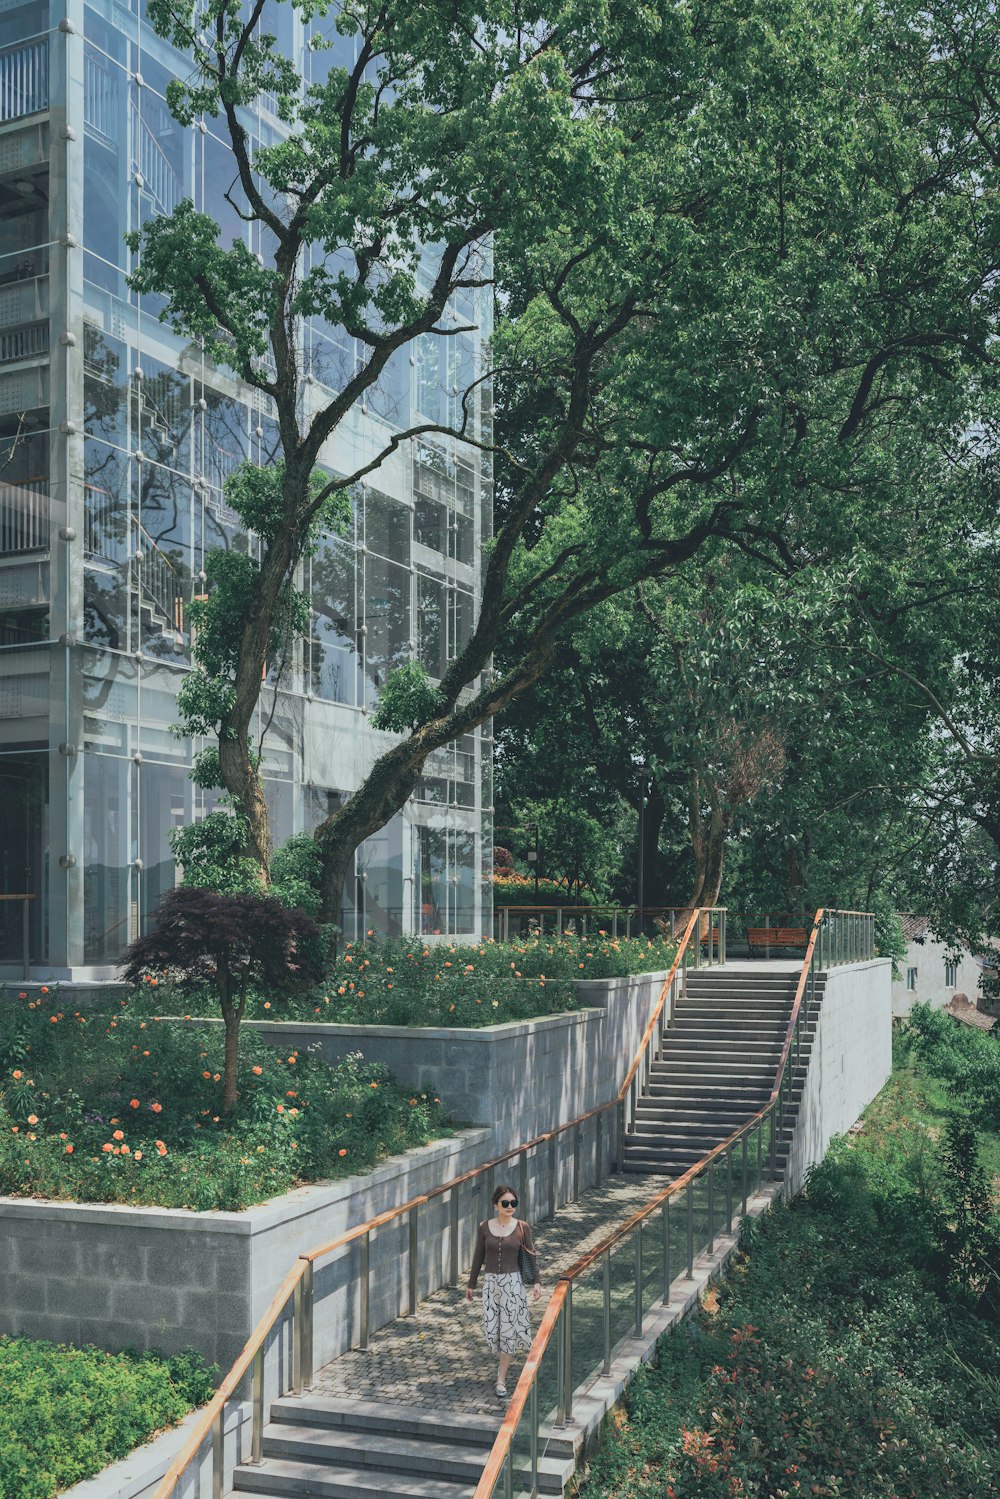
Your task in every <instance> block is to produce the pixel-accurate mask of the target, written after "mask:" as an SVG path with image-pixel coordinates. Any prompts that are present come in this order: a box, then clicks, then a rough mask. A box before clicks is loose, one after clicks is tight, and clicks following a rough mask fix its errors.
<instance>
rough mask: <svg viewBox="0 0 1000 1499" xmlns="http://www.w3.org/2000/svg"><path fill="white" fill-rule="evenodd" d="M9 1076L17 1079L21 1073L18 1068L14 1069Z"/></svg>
mask: <svg viewBox="0 0 1000 1499" xmlns="http://www.w3.org/2000/svg"><path fill="white" fill-rule="evenodd" d="M11 1076H12V1077H18V1078H19V1077H21V1076H22V1072H21V1069H20V1067H18V1068H16V1069H15V1070H14V1072H12V1073H11Z"/></svg>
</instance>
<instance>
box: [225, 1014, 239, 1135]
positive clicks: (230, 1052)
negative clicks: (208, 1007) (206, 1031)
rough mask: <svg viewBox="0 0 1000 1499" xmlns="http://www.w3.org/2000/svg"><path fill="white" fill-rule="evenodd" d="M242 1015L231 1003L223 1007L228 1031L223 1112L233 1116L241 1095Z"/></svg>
mask: <svg viewBox="0 0 1000 1499" xmlns="http://www.w3.org/2000/svg"><path fill="white" fill-rule="evenodd" d="M240 1014H241V1010H239V1009H236V1008H235V1007H234V1006H233V1005H232V1004H231V1003H224V1004H223V1006H222V1020H223V1024H224V1026H225V1030H226V1042H225V1064H224V1066H223V1069H222V1112H223V1113H224V1114H231V1113H232V1112H233V1110H234V1109H235V1107H236V1100H237V1098H238V1097H239V1093H238V1091H237V1088H236V1076H237V1072H238V1070H239V1062H240Z"/></svg>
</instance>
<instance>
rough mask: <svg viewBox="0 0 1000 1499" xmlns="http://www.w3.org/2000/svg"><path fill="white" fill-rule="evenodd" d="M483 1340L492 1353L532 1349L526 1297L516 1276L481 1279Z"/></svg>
mask: <svg viewBox="0 0 1000 1499" xmlns="http://www.w3.org/2000/svg"><path fill="white" fill-rule="evenodd" d="M483 1336H484V1337H485V1339H486V1341H487V1343H488V1344H489V1346H490V1348H491V1349H492V1350H493V1352H494V1353H519V1352H521V1351H522V1350H523V1349H528V1348H530V1347H531V1322H530V1321H529V1318H528V1297H527V1293H526V1292H525V1289H524V1282H523V1280H522V1279H521V1277H520V1275H518V1274H517V1273H513V1274H510V1275H489V1274H487V1275H484V1276H483Z"/></svg>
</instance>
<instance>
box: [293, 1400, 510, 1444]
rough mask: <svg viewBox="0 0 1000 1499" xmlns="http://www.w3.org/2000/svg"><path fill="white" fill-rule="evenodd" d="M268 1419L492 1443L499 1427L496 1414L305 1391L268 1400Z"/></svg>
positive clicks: (340, 1428)
mask: <svg viewBox="0 0 1000 1499" xmlns="http://www.w3.org/2000/svg"><path fill="white" fill-rule="evenodd" d="M271 1415H272V1419H273V1418H274V1417H275V1416H278V1417H280V1418H281V1420H282V1422H283V1423H287V1424H288V1425H295V1424H296V1423H298V1422H303V1423H304V1424H307V1425H310V1426H323V1427H326V1428H327V1429H329V1430H331V1431H337V1430H344V1429H350V1428H351V1427H352V1426H353V1427H354V1428H355V1429H361V1430H372V1429H374V1430H377V1431H379V1432H382V1431H386V1430H389V1429H395V1430H396V1431H397V1432H399V1433H400V1434H403V1435H405V1434H416V1433H417V1432H423V1431H426V1432H428V1433H430V1432H434V1431H445V1432H447V1433H448V1435H449V1437H450V1438H451V1439H452V1440H454V1439H455V1437H456V1436H460V1437H463V1438H465V1439H467V1440H469V1441H477V1440H478V1439H479V1438H482V1439H483V1440H484V1441H487V1442H490V1443H492V1442H493V1439H494V1438H495V1436H496V1434H497V1432H498V1431H499V1430H500V1424H501V1423H500V1417H499V1416H497V1417H495V1418H494V1417H491V1416H482V1415H474V1414H472V1413H471V1412H469V1411H451V1410H440V1411H435V1410H431V1411H425V1410H412V1409H407V1408H405V1407H403V1406H399V1405H394V1404H390V1403H389V1402H388V1401H381V1400H356V1399H353V1398H351V1399H345V1398H337V1397H334V1396H329V1395H315V1394H307V1395H304V1396H300V1397H296V1398H295V1399H294V1400H292V1399H289V1398H287V1397H282V1398H281V1399H279V1400H274V1401H272V1402H271Z"/></svg>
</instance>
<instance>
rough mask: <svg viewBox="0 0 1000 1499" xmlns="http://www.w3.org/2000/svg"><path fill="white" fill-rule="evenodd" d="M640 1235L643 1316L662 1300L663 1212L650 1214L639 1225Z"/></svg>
mask: <svg viewBox="0 0 1000 1499" xmlns="http://www.w3.org/2000/svg"><path fill="white" fill-rule="evenodd" d="M640 1232H641V1233H642V1310H643V1315H645V1314H646V1313H647V1312H649V1311H651V1310H652V1308H653V1307H654V1306H657V1305H658V1304H659V1302H661V1301H662V1300H663V1212H662V1209H660V1210H658V1211H657V1212H655V1213H651V1214H650V1215H649V1217H648V1218H646V1219H644V1221H643V1222H642V1224H641V1225H640Z"/></svg>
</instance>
